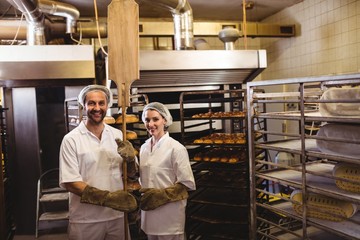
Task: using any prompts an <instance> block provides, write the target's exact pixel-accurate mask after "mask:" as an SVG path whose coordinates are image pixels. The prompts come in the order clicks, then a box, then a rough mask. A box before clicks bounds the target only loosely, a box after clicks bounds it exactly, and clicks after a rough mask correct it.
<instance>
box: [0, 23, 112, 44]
mask: <svg viewBox="0 0 360 240" xmlns="http://www.w3.org/2000/svg"><path fill="white" fill-rule="evenodd" d="M18 28H19V33H18V35H17V37H16V39H17V40H26V39H27V36H26V33H27V28H28V24H27V22H26V21H20V20H19V19H5V20H0V29H1V31H0V39H4V40H12V39H14V37H15V34H16V31H17V30H18ZM45 28H46V29H48V30H49V31H46V36H47V40H48V41H49V40H51V39H54V38H62V37H64V36H65V35H66V33H65V32H66V26H65V24H64V23H53V22H50V21H47V20H46V19H45ZM77 29H81V35H82V37H83V38H96V37H97V28H96V23H95V22H81V23H80V22H78V23H77ZM99 32H100V37H102V38H105V37H106V36H107V24H106V23H105V22H101V23H99ZM74 36H77V35H74Z"/></svg>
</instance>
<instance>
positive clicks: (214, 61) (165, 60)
mask: <svg viewBox="0 0 360 240" xmlns="http://www.w3.org/2000/svg"><path fill="white" fill-rule="evenodd" d="M266 67H267V62H266V51H265V50H234V51H226V50H203V51H195V50H189V51H140V79H139V80H136V81H135V82H134V83H133V85H132V86H133V87H134V88H136V87H139V86H141V87H151V86H152V87H156V86H193V85H215V84H230V83H234V84H240V83H245V82H248V81H251V80H253V79H254V78H255V77H256V76H257V75H258V74H259V73H260V72H261V71H263V70H264V69H265V68H266Z"/></svg>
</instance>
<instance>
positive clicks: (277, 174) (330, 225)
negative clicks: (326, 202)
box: [247, 74, 360, 239]
mask: <svg viewBox="0 0 360 240" xmlns="http://www.w3.org/2000/svg"><path fill="white" fill-rule="evenodd" d="M284 85H285V86H286V87H284ZM287 85H289V87H287ZM356 85H357V86H359V85H360V74H348V75H337V76H320V77H309V78H296V79H283V80H272V81H257V82H250V83H248V84H247V109H248V113H249V114H248V118H247V120H248V123H247V124H248V136H249V157H250V159H249V161H250V165H249V167H250V205H251V208H250V216H251V222H250V225H251V231H250V239H256V238H260V237H262V238H264V239H275V238H276V239H278V238H281V237H282V236H283V235H284V236H285V235H286V236H287V238H289V235H291V236H292V237H294V239H299V238H300V239H308V238H311V239H317V238H316V236H315V237H314V235H313V233H312V230H313V229H314V228H315V229H317V230H316V232H320V233H321V232H322V233H325V234H327V235H328V236H329V235H330V237H331V239H359V237H360V235H359V233H360V232H359V226H360V215H359V213H358V214H356V215H354V216H352V217H351V218H350V219H348V220H345V221H342V222H333V221H328V220H322V219H319V218H310V217H308V210H307V209H308V208H307V203H306V200H305V199H307V196H308V194H310V193H312V194H320V195H323V196H327V197H331V198H334V199H336V200H339V201H346V202H349V203H353V204H359V203H360V193H353V192H348V191H345V190H342V189H340V188H338V187H337V186H336V184H335V180H340V179H341V178H336V177H334V176H333V173H332V172H333V168H334V166H335V164H337V163H339V162H346V163H351V164H357V165H359V164H360V162H359V160H360V159H359V157H355V156H353V157H351V156H345V155H341V154H335V153H331V154H330V153H327V152H322V151H321V149H320V148H319V147H318V144H317V141H319V140H326V141H337V142H341V143H342V144H350V143H351V144H355V145H359V144H360V141H358V140H351V141H350V140H349V141H346V140H340V141H339V139H336V138H334V137H332V138H330V137H327V138H324V137H320V136H317V135H309V134H307V133H306V131H307V130H308V129H307V128H308V126H311V123H312V122H316V124H317V126H318V127H319V128H321V127H322V125H325V124H328V123H343V124H352V125H358V124H359V123H360V117H359V116H322V115H321V114H320V112H319V110H318V108H319V104H320V103H325V102H326V103H346V104H349V103H356V104H357V103H359V104H360V99H355V100H354V99H348V97H347V96H344V97H343V99H340V100H336V101H335V100H322V99H321V95H322V93H323V92H324V91H325V90H326V89H328V88H330V87H341V86H347V87H349V86H356ZM276 86H278V88H276ZM257 88H264V89H267V90H268V92H265V93H256V92H255V90H256V89H257ZM276 89H278V90H276ZM284 89H285V90H284ZM294 89H296V90H294ZM259 104H264V105H265V107H263V108H262V107H259ZM293 104H294V105H293ZM267 106H271V107H267ZM289 106H295V110H294V108H290V107H289ZM266 109H272V112H271V111H266ZM279 109H280V110H279ZM255 110H256V111H255ZM259 119H261V120H262V123H263V124H264V125H265V127H264V130H263V131H258V128H259V127H258V126H256V124H257V123H258V122H259ZM269 123H271V124H272V126H271V127H270V124H269ZM287 124H290V125H291V126H292V127H293V128H292V130H291V131H290V132H287V131H286V127H285V128H284V125H287ZM279 126H280V127H279ZM267 129H269V131H268V130H267ZM317 130H319V129H317ZM253 132H261V133H262V134H263V135H264V138H262V139H255V138H254V135H252V134H251V133H253ZM359 147H360V146H359ZM259 150H263V151H265V158H262V159H260V158H258V157H257V156H256V152H257V151H259ZM334 151H336V149H334ZM276 152H285V153H290V154H293V156H294V157H296V158H297V159H298V160H299V163H298V164H297V165H289V164H286V163H283V162H277V160H276V159H271V157H270V155H271V154H274V153H276ZM341 180H342V179H341ZM283 189H287V190H290V192H291V191H292V190H294V189H300V190H301V191H302V193H303V194H304V195H303V201H302V202H304V208H303V212H304V213H303V214H302V215H299V214H297V213H296V212H295V211H294V210H293V208H292V205H293V203H292V200H291V198H290V196H289V195H286V194H282V191H283ZM279 194H280V195H279ZM274 197H278V200H277V201H270V199H273V198H274ZM269 213H272V214H273V215H277V217H276V218H270V217H269V218H267V217H266V216H267V215H271V214H269ZM287 221H295V222H297V223H298V228H291V225H286V224H281V223H285V222H287ZM329 239H330V238H329Z"/></svg>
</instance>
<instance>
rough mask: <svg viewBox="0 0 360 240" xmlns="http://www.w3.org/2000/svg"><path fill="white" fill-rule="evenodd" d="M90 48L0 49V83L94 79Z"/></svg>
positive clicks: (78, 46)
mask: <svg viewBox="0 0 360 240" xmlns="http://www.w3.org/2000/svg"><path fill="white" fill-rule="evenodd" d="M94 78H95V63H94V49H93V47H92V46H90V45H34V46H28V45H27V46H25V45H22V46H0V84H1V83H2V85H4V82H5V81H6V82H7V83H9V82H11V81H13V82H15V81H17V80H26V81H29V84H28V85H31V84H30V80H35V81H37V82H39V81H42V82H43V83H45V84H46V82H45V81H43V80H49V79H68V80H74V81H75V80H79V79H94Z"/></svg>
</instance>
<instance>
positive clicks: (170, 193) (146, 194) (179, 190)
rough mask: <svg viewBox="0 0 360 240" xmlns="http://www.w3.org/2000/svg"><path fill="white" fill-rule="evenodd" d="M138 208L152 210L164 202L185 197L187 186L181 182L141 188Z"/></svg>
mask: <svg viewBox="0 0 360 240" xmlns="http://www.w3.org/2000/svg"><path fill="white" fill-rule="evenodd" d="M140 193H142V196H141V198H140V209H141V210H144V211H149V210H154V209H156V208H158V207H160V206H162V205H164V204H166V203H169V202H175V201H180V200H183V199H187V198H188V196H189V194H188V192H187V188H186V187H185V186H184V185H182V184H181V183H176V184H175V185H173V186H171V187H168V188H164V189H156V188H141V189H140Z"/></svg>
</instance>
